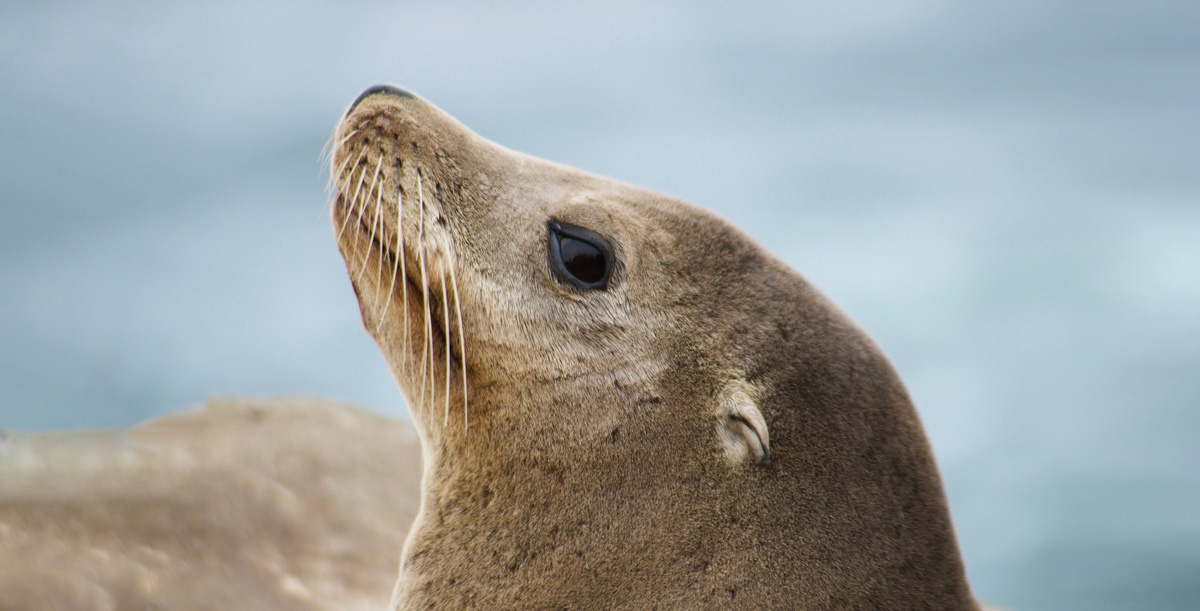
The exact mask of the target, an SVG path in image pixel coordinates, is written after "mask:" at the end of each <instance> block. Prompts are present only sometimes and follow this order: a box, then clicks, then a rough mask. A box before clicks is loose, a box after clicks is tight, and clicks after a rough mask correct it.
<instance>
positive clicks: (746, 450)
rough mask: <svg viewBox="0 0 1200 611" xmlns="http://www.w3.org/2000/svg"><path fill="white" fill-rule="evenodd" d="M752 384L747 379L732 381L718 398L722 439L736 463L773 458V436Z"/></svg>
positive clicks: (731, 460)
mask: <svg viewBox="0 0 1200 611" xmlns="http://www.w3.org/2000/svg"><path fill="white" fill-rule="evenodd" d="M753 396H754V392H753V388H752V387H751V386H750V385H749V384H747V383H746V382H745V381H744V380H734V381H732V382H730V383H729V384H728V385H727V386H726V387H725V390H724V392H722V393H721V399H720V402H719V410H720V413H719V414H718V415H719V416H720V420H719V422H720V425H719V426H720V427H721V430H720V434H721V442H722V444H723V445H724V446H725V453H726V455H727V456H728V457H729V460H730V462H731V463H733V464H743V463H745V462H746V461H751V460H752V461H754V462H755V463H757V464H759V465H766V464H767V463H769V462H771V436H770V432H769V431H768V430H767V421H766V419H765V418H763V415H762V412H761V411H760V410H759V409H758V403H757V402H755V400H754V398H753Z"/></svg>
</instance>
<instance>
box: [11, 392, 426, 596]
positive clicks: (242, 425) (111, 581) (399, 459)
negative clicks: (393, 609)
mask: <svg viewBox="0 0 1200 611" xmlns="http://www.w3.org/2000/svg"><path fill="white" fill-rule="evenodd" d="M419 461H420V448H419V445H418V443H417V437H416V434H415V432H414V431H413V429H412V427H411V426H409V425H407V424H406V423H403V422H398V421H396V420H393V419H390V418H386V417H383V416H380V415H378V414H372V413H370V412H367V411H366V410H363V409H358V408H354V407H351V406H348V405H344V404H338V403H335V402H331V401H324V400H319V399H300V398H289V399H215V400H212V401H209V402H208V403H207V404H205V405H204V406H202V407H200V408H197V409H192V410H187V411H183V412H178V413H172V414H169V415H166V416H163V417H160V418H157V419H155V420H152V421H149V422H145V423H142V424H140V425H137V426H136V427H133V428H131V429H126V430H107V431H85V432H81V431H72V432H67V433H14V432H11V431H3V432H2V433H0V609H3V610H5V611H9V610H11V611H17V610H41V609H55V610H62V611H67V610H78V611H83V610H89V611H102V610H114V609H116V610H126V609H171V610H172V611H183V610H188V609H194V610H201V609H255V610H263V611H266V610H279V611H284V610H288V611H300V610H304V611H319V610H328V611H333V610H339V611H345V610H346V609H381V608H383V606H384V605H385V604H386V603H387V600H388V594H389V593H390V592H391V590H392V587H393V585H394V584H395V567H396V564H395V563H396V555H397V550H399V549H400V546H401V545H402V544H403V542H404V537H405V534H406V533H407V531H408V525H409V521H410V520H411V519H412V517H413V516H414V515H415V514H416V511H417V508H418V494H417V492H418V482H419V480H420V469H419V467H418V463H419Z"/></svg>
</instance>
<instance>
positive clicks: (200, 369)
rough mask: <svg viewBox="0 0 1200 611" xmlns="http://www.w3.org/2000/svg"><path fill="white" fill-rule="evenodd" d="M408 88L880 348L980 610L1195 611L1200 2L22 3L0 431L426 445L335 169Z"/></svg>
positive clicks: (12, 31) (8, 59) (5, 54)
mask: <svg viewBox="0 0 1200 611" xmlns="http://www.w3.org/2000/svg"><path fill="white" fill-rule="evenodd" d="M379 82H390V83H394V84H398V85H401V86H403V87H406V88H410V89H412V90H413V91H416V92H417V93H419V94H421V95H422V96H424V97H425V98H427V99H429V100H430V101H432V102H433V103H435V104H437V105H439V106H441V107H442V108H443V109H445V110H446V111H447V112H449V113H451V114H452V115H454V116H456V117H457V118H459V119H460V120H461V121H463V122H464V123H465V124H467V125H468V126H470V127H472V128H473V129H474V130H475V131H477V132H478V133H480V134H482V135H483V136H485V137H487V138H490V139H492V140H495V141H497V142H500V143H502V144H504V145H506V146H508V147H511V148H514V149H517V150H520V151H524V152H527V153H531V154H534V155H537V156H540V157H545V158H548V159H552V160H555V161H560V162H564V163H568V164H571V165H575V166H579V167H581V168H584V169H587V170H590V171H594V172H598V173H601V174H606V175H610V176H614V177H616V178H619V179H623V180H626V181H629V182H633V183H636V184H640V185H644V186H647V187H650V188H653V189H656V190H659V191H664V192H667V193H670V194H673V195H677V196H681V197H683V198H685V199H688V200H690V201H693V202H695V203H698V204H702V205H705V206H708V207H710V208H713V209H715V210H717V211H718V212H720V213H721V214H723V215H725V216H727V217H728V218H730V219H732V220H733V221H734V222H735V223H737V224H738V225H740V226H742V227H744V228H746V229H747V230H749V232H750V233H752V234H753V235H755V236H757V237H758V238H759V239H760V240H761V241H762V242H764V243H765V244H766V245H767V247H768V248H770V249H771V250H773V251H774V252H776V253H778V254H779V255H781V256H782V257H783V258H785V259H786V260H788V261H789V262H790V263H791V264H792V265H793V266H795V267H796V268H797V269H798V270H800V271H801V272H802V273H804V274H805V275H806V276H808V277H809V278H810V279H812V280H813V281H814V282H815V283H816V284H818V285H819V286H821V287H822V288H823V289H825V290H826V292H828V293H829V294H830V295H831V296H832V297H833V298H834V299H835V300H837V301H838V302H839V303H840V304H842V306H844V307H845V308H846V309H847V310H848V311H849V312H850V313H851V315H853V316H854V317H855V318H856V319H857V320H858V321H859V322H860V323H861V324H862V325H863V326H864V327H866V329H867V330H868V331H869V332H870V333H871V334H872V335H874V337H875V338H876V339H877V340H878V341H879V342H880V343H881V344H882V345H883V347H884V349H885V350H886V351H887V352H888V353H889V355H890V356H891V357H892V359H893V360H894V361H895V363H896V366H897V367H898V368H899V370H900V372H901V374H902V375H903V376H904V378H905V379H906V380H907V382H908V384H909V387H910V390H911V392H912V394H913V396H914V398H915V400H916V402H917V405H918V406H919V408H920V410H921V413H922V417H923V419H924V422H925V424H926V426H927V428H928V431H929V434H930V436H931V438H932V441H933V444H934V447H935V450H936V452H937V455H938V457H939V460H940V464H941V467H942V470H943V472H944V475H945V477H946V483H947V487H948V491H949V495H950V500H951V506H952V509H953V512H954V517H955V521H956V524H957V528H958V533H959V536H960V541H961V544H962V547H963V551H964V554H965V556H966V559H967V565H968V570H969V573H970V577H971V580H972V583H973V585H974V588H975V590H976V593H977V594H978V595H979V596H980V597H981V598H984V599H986V600H989V601H992V602H996V603H1000V604H1003V605H1007V606H1011V607H1013V608H1015V609H1029V610H1038V609H1047V610H1049V609H1080V610H1083V609H1087V610H1102V609H1139V610H1152V609H1196V608H1200V469H1198V467H1200V4H1197V3H1185V2H1153V1H1151V2H1123V3H1116V2H1097V1H1091V0H1078V1H1073V2H1044V1H1039V2H1034V1H1024V0H1008V1H1006V2H1003V3H988V4H986V5H985V4H984V3H952V2H920V3H908V2H896V1H894V0H893V1H880V2H838V3H828V2H824V3H817V2H805V3H799V2H793V3H766V4H755V3H746V2H743V3H738V4H736V5H735V4H734V3H724V4H717V3H697V2H682V1H680V2H656V3H646V2H604V3H588V4H584V3H559V2H524V3H512V4H508V5H506V6H503V7H501V6H499V5H498V4H496V3H488V2H478V3H464V2H446V1H442V2H436V3H432V2H431V3H427V4H423V5H418V4H417V3H413V2H393V3H388V4H370V3H347V2H342V3H334V2H329V3H313V2H288V3H283V2H245V1H240V2H226V3H150V2H132V1H127V2H120V1H114V2H106V3H91V2H82V1H79V2H39V3H33V2H25V3H13V2H6V3H3V4H2V5H0V428H7V429H25V430H29V429H34V430H42V429H64V428H78V427H110V426H124V425H130V424H132V423H135V422H138V421H141V420H143V419H146V418H150V417H153V416H157V415H161V414H164V413H166V412H169V411H172V410H177V409H183V408H186V407H189V406H193V405H196V404H198V403H200V402H202V401H204V400H205V399H206V398H208V397H211V396H214V395H244V394H252V395H270V394H280V393H282V394H293V395H294V394H315V395H324V396H328V397H334V398H337V399H343V400H348V401H352V402H355V403H359V404H362V405H365V406H368V407H371V408H373V409H376V410H379V411H381V412H385V413H388V414H392V415H395V416H398V417H407V415H406V411H405V408H404V405H403V403H402V401H401V399H400V394H399V392H398V391H397V389H396V387H395V385H394V383H393V382H392V379H391V376H390V374H389V372H388V370H387V368H386V366H385V365H384V362H383V359H382V358H381V357H380V355H379V353H378V350H377V348H376V347H375V345H374V343H373V342H372V341H371V339H370V338H369V337H368V336H367V334H366V333H365V332H364V331H363V329H362V327H361V323H360V319H359V314H358V309H357V306H356V303H355V300H354V296H353V293H352V291H351V288H350V284H349V281H348V279H347V278H346V273H345V270H344V268H343V266H342V262H341V259H340V258H339V257H338V255H337V253H336V251H335V248H334V245H333V237H332V231H331V229H330V225H329V221H328V216H327V209H326V199H325V192H324V188H325V180H326V174H325V170H324V168H322V167H321V166H320V165H319V163H318V154H319V152H320V151H321V148H322V146H323V144H324V143H325V141H326V139H327V138H328V136H329V134H330V132H331V130H332V129H333V126H334V123H335V122H336V121H337V119H338V117H339V115H340V113H341V112H342V111H343V109H344V108H345V107H346V105H347V104H349V103H350V101H352V100H353V99H354V98H355V96H356V95H357V94H358V93H359V91H360V90H362V89H364V88H366V87H368V86H370V85H373V84H376V83H379Z"/></svg>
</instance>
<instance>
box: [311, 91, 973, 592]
mask: <svg viewBox="0 0 1200 611" xmlns="http://www.w3.org/2000/svg"><path fill="white" fill-rule="evenodd" d="M331 144H332V148H331V150H332V155H331V159H330V175H331V182H332V187H333V196H332V217H333V225H334V231H335V233H336V235H337V246H338V248H339V250H340V252H341V254H342V256H343V257H344V259H345V261H346V267H347V270H348V272H349V275H350V279H351V284H352V286H353V288H354V291H355V293H356V295H357V297H358V301H359V305H360V308H361V312H362V319H363V323H364V326H365V328H366V329H367V331H368V332H369V333H370V334H371V335H372V336H373V337H374V338H375V340H376V342H377V343H378V344H379V347H380V349H381V350H382V352H383V355H384V358H385V359H386V360H387V362H388V365H389V366H390V368H391V370H392V372H393V374H394V375H395V378H396V380H397V381H398V382H399V385H400V387H401V389H402V392H403V394H404V396H405V398H406V400H407V402H408V405H409V406H410V408H411V411H412V416H413V419H414V421H415V424H416V428H417V430H418V433H419V435H420V438H421V445H422V460H423V477H422V484H421V486H422V497H421V508H420V511H419V513H418V515H417V518H416V520H415V522H414V525H413V527H412V530H411V531H410V532H409V535H408V538H407V541H406V543H405V546H404V550H403V553H402V556H401V566H400V574H399V579H398V581H397V584H396V588H395V591H394V593H393V599H392V606H393V607H394V608H396V609H418V608H419V609H424V608H433V607H436V608H443V609H445V608H480V609H510V608H537V609H542V608H555V609H558V608H564V609H565V608H589V609H591V608H612V609H642V608H656V609H658V608H662V609H704V608H729V607H731V606H737V607H740V608H747V609H778V608H788V609H977V608H978V607H977V604H976V602H975V600H974V599H973V597H972V595H971V591H970V587H969V586H968V583H967V580H966V576H965V573H964V569H963V565H962V561H961V558H960V554H959V550H958V545H957V542H956V541H955V536H954V531H953V528H952V525H951V522H950V516H949V511H948V509H947V504H946V499H945V494H944V492H943V489H942V484H941V480H940V477H939V475H938V471H937V467H936V465H935V463H934V459H933V455H932V453H931V450H930V447H929V444H928V442H927V440H926V438H925V435H924V432H923V431H922V428H921V424H920V422H919V420H918V418H917V414H916V411H915V409H914V407H913V405H912V403H911V401H910V399H909V397H908V394H907V392H906V390H905V388H904V386H903V384H902V383H901V381H900V379H899V377H898V376H897V374H896V373H895V371H894V370H893V368H892V367H891V365H890V364H889V362H888V360H887V359H886V357H885V356H884V355H883V353H882V352H881V351H880V349H879V348H878V347H877V346H876V345H875V344H874V343H873V342H872V341H871V340H870V339H869V338H868V337H867V335H866V334H865V333H864V332H863V331H862V330H860V329H859V327H857V326H856V325H855V324H854V323H853V322H852V321H851V320H850V318H849V317H848V316H847V315H846V314H844V313H843V312H842V311H841V310H840V309H838V308H837V306H835V305H834V304H833V303H832V302H830V300H828V299H827V298H826V297H825V296H824V295H822V294H821V293H820V292H819V291H818V290H817V289H815V288H814V287H813V286H812V285H810V284H809V283H808V282H807V281H805V280H804V279H803V278H802V277H801V276H800V275H799V274H797V273H796V272H795V271H793V270H792V269H791V268H789V267H788V265H786V264H785V263H783V262H782V261H780V260H779V259H777V258H776V257H774V256H772V255H771V254H770V253H768V252H767V251H766V250H765V249H764V248H763V247H762V246H760V245H759V244H758V243H756V242H755V241H754V240H753V239H751V238H750V237H749V236H747V235H746V234H744V233H743V232H742V231H740V230H738V229H737V228H735V227H733V226H732V225H731V224H730V223H728V222H726V221H725V220H723V219H721V218H719V217H718V216H717V215H715V214H713V213H711V212H709V211H706V210H704V209H702V208H698V207H695V206H693V205H690V204H687V203H684V202H682V201H679V200H676V199H673V198H670V197H667V196H664V195H660V194H657V193H654V192H651V191H647V190H644V189H641V188H638V187H634V186H630V185H627V184H623V183H620V182H617V181H614V180H611V179H608V178H603V177H600V176H595V175H592V174H589V173H586V172H583V171H580V170H577V169H574V168H570V167H567V166H563V165H559V164H556V163H551V162H548V161H543V160H540V159H536V158H534V157H530V156H528V155H524V154H521V153H517V152H514V151H511V150H508V149H505V148H503V147H501V146H499V145H497V144H494V143H492V142H490V141H488V140H485V139H484V138H482V137H480V136H478V135H476V134H474V133H473V132H471V131H470V130H469V129H467V128H466V127H465V126H463V125H462V124H460V123H459V122H457V121H456V120H454V119H453V118H452V117H450V116H449V115H447V114H446V113H444V112H442V111H441V110H439V109H438V108H436V107H434V106H433V105H432V104H430V103H428V102H426V101H425V100H424V99H422V98H420V97H418V96H416V95H414V94H412V93H410V92H407V91H404V90H402V89H399V88H395V87H390V86H377V87H372V88H371V89H368V90H367V91H365V92H364V93H363V94H362V95H361V96H359V98H358V99H357V100H356V101H355V102H354V103H353V104H352V105H351V106H350V108H349V109H348V110H347V111H346V112H345V114H344V115H343V117H342V119H341V120H340V121H339V123H338V125H337V127H336V129H335V132H334V136H333V139H332V140H331Z"/></svg>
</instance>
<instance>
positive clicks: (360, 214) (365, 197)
mask: <svg viewBox="0 0 1200 611" xmlns="http://www.w3.org/2000/svg"><path fill="white" fill-rule="evenodd" d="M382 164H383V156H382V155H380V156H379V161H376V162H375V178H379V166H380V165H382ZM366 177H367V172H366V168H365V167H364V168H363V178H364V179H365V178H366ZM359 186H360V187H361V186H362V182H361V181H360V182H359ZM371 188H372V189H374V188H375V180H374V179H372V180H371ZM357 195H358V194H357V192H356V193H355V199H358V197H357ZM370 198H371V192H370V191H369V190H368V191H367V192H366V193H363V202H362V203H363V205H362V206H359V208H358V224H359V226H362V220H363V214H364V213H365V212H366V208H367V200H368V199H370ZM372 239H374V235H373V234H372ZM370 247H371V245H370V244H368V245H367V248H368V249H369V248H370ZM367 255H368V257H370V251H369V250H368V252H367ZM353 257H354V261H355V262H358V240H354V255H353ZM365 269H366V263H365V262H364V264H363V270H365ZM358 279H359V280H362V270H360V271H359V272H358Z"/></svg>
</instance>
